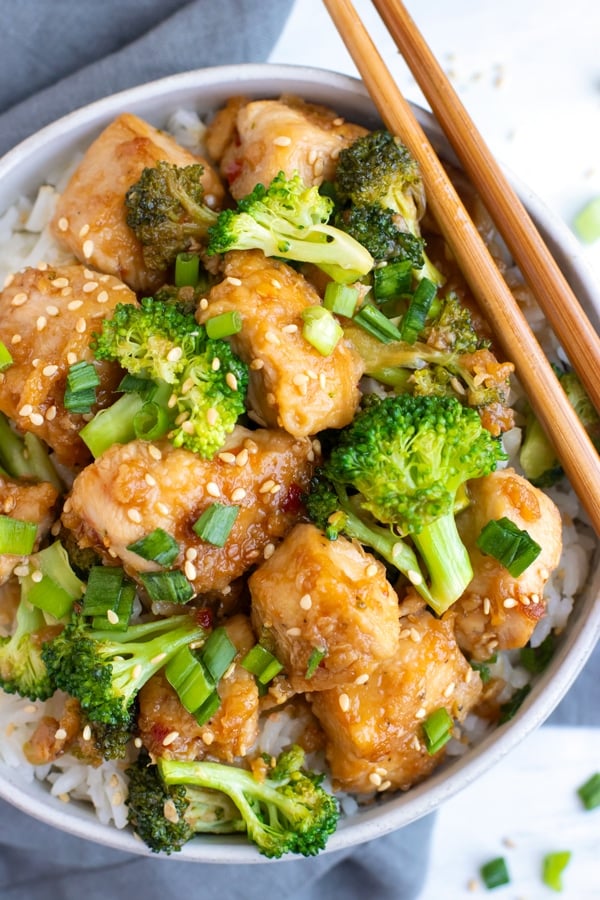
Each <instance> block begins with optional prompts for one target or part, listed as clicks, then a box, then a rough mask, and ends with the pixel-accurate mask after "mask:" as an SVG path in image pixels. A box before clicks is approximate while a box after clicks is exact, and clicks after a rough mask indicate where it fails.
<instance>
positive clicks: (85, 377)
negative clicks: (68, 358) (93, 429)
mask: <svg viewBox="0 0 600 900" xmlns="http://www.w3.org/2000/svg"><path fill="white" fill-rule="evenodd" d="M99 384H100V379H99V377H98V373H97V372H96V367H95V366H94V365H93V364H92V363H90V362H86V361H85V360H80V362H76V363H73V365H72V366H71V367H70V368H69V372H68V374H67V385H66V388H65V396H64V401H63V402H64V407H65V409H68V410H69V412H73V413H89V411H90V410H91V408H92V406H93V405H94V403H95V402H96V388H97V387H98V385H99Z"/></svg>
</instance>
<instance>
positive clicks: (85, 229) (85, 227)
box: [79, 222, 90, 239]
mask: <svg viewBox="0 0 600 900" xmlns="http://www.w3.org/2000/svg"><path fill="white" fill-rule="evenodd" d="M89 230H90V226H89V225H88V223H87V222H86V223H85V225H82V226H81V228H80V229H79V237H80V238H81V239H83V238H84V237H85V236H86V234H87V233H88V232H89Z"/></svg>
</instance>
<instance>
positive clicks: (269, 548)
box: [232, 498, 275, 559]
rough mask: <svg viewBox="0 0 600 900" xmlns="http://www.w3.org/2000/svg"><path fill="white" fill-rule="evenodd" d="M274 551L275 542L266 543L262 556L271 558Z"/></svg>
mask: <svg viewBox="0 0 600 900" xmlns="http://www.w3.org/2000/svg"><path fill="white" fill-rule="evenodd" d="M232 499H233V498H232ZM274 553H275V544H271V543H269V544H267V546H266V547H265V549H264V553H263V556H264V558H265V559H271V557H272V556H273V554H274Z"/></svg>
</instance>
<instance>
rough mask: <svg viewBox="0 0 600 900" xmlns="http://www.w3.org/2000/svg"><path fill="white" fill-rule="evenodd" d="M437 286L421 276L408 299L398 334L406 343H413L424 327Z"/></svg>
mask: <svg viewBox="0 0 600 900" xmlns="http://www.w3.org/2000/svg"><path fill="white" fill-rule="evenodd" d="M436 293H437V287H436V285H435V284H434V283H433V281H430V280H429V278H422V279H421V281H420V282H419V284H418V287H417V289H416V291H415V292H414V294H413V296H412V297H411V299H410V303H409V304H408V309H407V310H406V312H405V313H404V316H403V317H402V322H401V324H400V334H401V335H402V340H403V341H406V343H407V344H414V342H415V341H416V340H417V338H418V337H419V335H420V333H421V332H422V331H423V328H424V327H425V322H426V320H427V316H428V315H429V311H430V309H431V304H432V303H433V301H434V298H435V295H436Z"/></svg>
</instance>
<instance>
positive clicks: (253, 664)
mask: <svg viewBox="0 0 600 900" xmlns="http://www.w3.org/2000/svg"><path fill="white" fill-rule="evenodd" d="M241 665H242V666H243V667H244V669H246V671H247V672H250V674H251V675H254V676H255V677H256V679H257V680H258V683H259V684H268V683H269V681H272V680H273V678H275V676H276V675H277V674H278V673H279V672H281V670H282V669H283V664H282V663H280V662H279V660H278V659H277V657H276V656H274V655H273V654H272V653H271V652H270V651H269V650H267V648H266V647H263V645H262V644H255V645H254V647H252V649H251V650H249V651H248V653H246V655H245V656H244V658H243V659H242V662H241Z"/></svg>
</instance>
